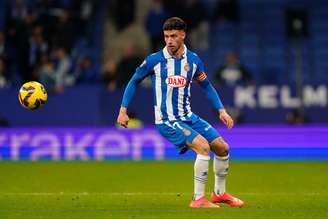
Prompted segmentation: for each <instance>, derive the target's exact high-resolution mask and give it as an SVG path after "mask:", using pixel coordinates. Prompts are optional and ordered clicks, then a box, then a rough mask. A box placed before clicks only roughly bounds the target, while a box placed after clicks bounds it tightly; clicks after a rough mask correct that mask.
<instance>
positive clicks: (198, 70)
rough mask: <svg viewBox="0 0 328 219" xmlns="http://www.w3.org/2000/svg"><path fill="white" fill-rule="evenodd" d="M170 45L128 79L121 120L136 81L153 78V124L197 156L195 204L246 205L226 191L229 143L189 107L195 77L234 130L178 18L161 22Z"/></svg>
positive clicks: (124, 122) (124, 123)
mask: <svg viewBox="0 0 328 219" xmlns="http://www.w3.org/2000/svg"><path fill="white" fill-rule="evenodd" d="M163 32H164V38H165V43H166V47H164V49H163V50H161V51H158V52H157V53H153V54H151V55H150V56H148V57H147V58H146V59H145V60H144V62H143V63H142V64H141V65H140V66H139V67H138V68H137V69H136V72H135V73H134V75H133V77H132V78H131V80H130V81H129V83H128V85H127V87H126V89H125V92H124V95H123V100H122V104H121V108H120V111H119V115H118V118H117V122H118V124H120V125H121V126H123V127H127V125H128V121H129V117H128V115H127V108H128V106H129V103H130V101H131V99H132V97H133V95H134V93H135V91H136V87H137V85H138V84H139V83H140V82H141V81H142V80H143V79H144V78H145V77H147V76H150V77H151V79H152V88H153V93H154V101H155V106H154V110H155V124H156V127H157V129H158V130H159V132H160V133H161V135H162V136H164V137H165V138H166V139H168V140H169V141H170V142H172V143H173V144H175V145H176V147H177V149H178V150H179V151H180V154H183V153H185V152H186V151H187V150H188V149H191V150H193V151H194V152H195V153H196V154H197V157H196V161H195V165H194V195H193V199H192V201H191V203H190V205H189V207H191V208H218V207H219V206H218V205H216V204H214V203H225V204H228V205H230V206H231V207H242V206H243V204H244V203H243V201H241V200H240V199H238V198H235V197H233V196H231V195H230V194H229V193H227V192H226V191H225V184H226V175H227V173H228V166H229V146H228V144H227V143H226V142H225V141H224V140H223V138H222V137H221V136H220V135H219V134H218V132H217V131H216V130H215V129H214V128H213V127H212V126H211V125H210V124H209V123H208V122H206V121H205V120H203V119H202V118H200V117H199V116H197V115H196V114H195V113H193V112H192V111H191V108H190V86H191V83H192V81H193V80H195V81H197V82H198V83H199V85H200V86H201V87H202V89H203V90H204V93H205V95H206V97H207V98H208V100H209V101H210V103H211V104H212V105H213V107H214V108H215V109H216V111H217V113H218V117H219V118H220V120H221V121H222V122H223V123H224V124H225V125H226V126H227V127H228V128H229V129H230V128H232V127H233V125H234V123H233V120H232V119H231V117H230V116H229V115H228V113H227V112H226V111H225V109H224V107H223V104H222V102H221V100H220V97H219V96H218V94H217V92H216V90H215V89H214V87H213V86H212V85H211V83H210V81H209V80H208V78H207V76H206V74H205V72H204V66H203V63H202V61H201V60H200V58H199V57H198V56H197V55H196V54H195V53H193V52H192V51H190V50H188V49H187V48H186V46H185V44H184V40H185V37H186V24H185V22H184V21H183V20H182V19H180V18H178V17H171V18H169V19H167V20H166V21H165V23H164V25H163ZM210 151H213V152H214V164H213V167H214V174H215V187H214V191H213V193H212V194H211V202H209V201H208V200H207V199H206V198H205V184H206V181H207V176H208V166H209V160H210Z"/></svg>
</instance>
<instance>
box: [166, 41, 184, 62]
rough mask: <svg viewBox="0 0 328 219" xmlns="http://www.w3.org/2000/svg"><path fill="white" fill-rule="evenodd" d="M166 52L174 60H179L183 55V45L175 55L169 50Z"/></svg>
mask: <svg viewBox="0 0 328 219" xmlns="http://www.w3.org/2000/svg"><path fill="white" fill-rule="evenodd" d="M168 52H169V53H170V55H171V56H174V57H175V58H178V59H180V58H181V57H182V55H183V53H184V44H182V45H181V46H180V48H179V49H178V50H177V51H176V52H175V53H173V52H171V51H169V50H168Z"/></svg>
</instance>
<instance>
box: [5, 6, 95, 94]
mask: <svg viewBox="0 0 328 219" xmlns="http://www.w3.org/2000/svg"><path fill="white" fill-rule="evenodd" d="M5 3H6V4H4V7H5V10H4V11H5V12H6V14H5V16H4V18H5V19H4V25H3V28H2V29H0V88H4V87H9V86H12V85H15V84H21V83H22V82H25V81H30V80H38V81H40V82H42V83H44V84H45V85H46V86H47V88H48V89H49V90H52V91H58V92H62V91H63V88H64V85H65V84H69V83H70V84H74V83H85V82H87V83H88V82H89V80H94V79H95V78H96V77H97V72H95V69H94V67H93V60H92V57H89V56H87V55H85V54H80V53H79V48H80V47H81V44H82V45H83V43H85V44H86V43H87V42H88V40H89V39H90V21H92V17H93V12H94V10H93V7H94V3H93V1H91V0H61V1H55V0H29V1H27V0H14V1H5Z"/></svg>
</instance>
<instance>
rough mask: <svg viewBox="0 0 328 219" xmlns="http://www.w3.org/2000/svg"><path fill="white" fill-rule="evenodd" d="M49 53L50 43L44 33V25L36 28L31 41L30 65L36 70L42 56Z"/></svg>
mask: <svg viewBox="0 0 328 219" xmlns="http://www.w3.org/2000/svg"><path fill="white" fill-rule="evenodd" d="M48 53H49V46H48V43H47V42H46V41H45V39H44V37H43V35H42V27H41V26H38V27H36V28H34V31H33V34H32V36H31V38H30V41H29V66H30V69H33V70H35V68H36V67H37V64H39V62H40V60H41V57H42V56H43V55H46V54H48Z"/></svg>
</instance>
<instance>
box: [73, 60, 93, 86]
mask: <svg viewBox="0 0 328 219" xmlns="http://www.w3.org/2000/svg"><path fill="white" fill-rule="evenodd" d="M74 78H75V83H83V84H88V83H94V82H96V80H97V71H96V68H95V65H94V63H93V62H92V59H91V58H90V57H88V56H86V57H83V58H82V59H81V60H80V61H79V62H78V64H77V67H76V70H75V72H74Z"/></svg>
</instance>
